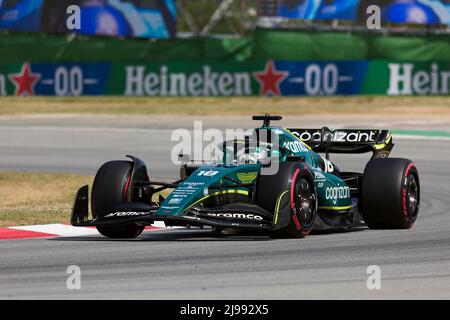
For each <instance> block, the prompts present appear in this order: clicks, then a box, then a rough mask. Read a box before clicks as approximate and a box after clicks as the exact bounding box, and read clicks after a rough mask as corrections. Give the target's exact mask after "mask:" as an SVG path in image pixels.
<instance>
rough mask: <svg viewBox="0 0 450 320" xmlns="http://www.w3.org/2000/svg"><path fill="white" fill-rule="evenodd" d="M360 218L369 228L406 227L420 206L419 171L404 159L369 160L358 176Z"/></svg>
mask: <svg viewBox="0 0 450 320" xmlns="http://www.w3.org/2000/svg"><path fill="white" fill-rule="evenodd" d="M362 179H363V180H362V188H361V191H362V192H361V201H362V212H363V218H364V222H365V223H366V224H367V226H368V227H369V228H371V229H409V228H411V227H412V225H413V224H414V222H415V221H416V219H417V214H418V213H419V206H420V183H419V174H418V171H417V168H416V166H415V165H414V163H413V162H412V161H410V160H408V159H400V158H384V159H373V160H370V161H369V162H368V163H367V165H366V168H365V169H364V174H363V178H362Z"/></svg>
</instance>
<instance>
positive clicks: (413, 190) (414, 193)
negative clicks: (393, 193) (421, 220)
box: [406, 174, 419, 220]
mask: <svg viewBox="0 0 450 320" xmlns="http://www.w3.org/2000/svg"><path fill="white" fill-rule="evenodd" d="M418 208H419V187H418V184H417V180H416V177H415V176H414V175H413V174H410V175H409V176H408V180H407V185H406V209H407V211H408V217H409V218H410V219H411V220H414V219H415V218H416V217H417V212H418Z"/></svg>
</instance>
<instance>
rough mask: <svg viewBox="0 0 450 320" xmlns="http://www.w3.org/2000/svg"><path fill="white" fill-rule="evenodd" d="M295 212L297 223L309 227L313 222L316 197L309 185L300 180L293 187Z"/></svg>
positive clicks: (304, 180)
mask: <svg viewBox="0 0 450 320" xmlns="http://www.w3.org/2000/svg"><path fill="white" fill-rule="evenodd" d="M295 195H296V196H295V209H296V210H295V211H296V215H297V218H298V220H299V222H300V223H301V224H302V226H304V227H309V226H310V225H311V223H312V222H313V220H314V215H315V211H316V195H315V193H314V191H313V188H312V187H311V184H310V183H309V182H308V181H307V180H306V179H305V178H300V179H299V180H298V181H297V183H296V185H295Z"/></svg>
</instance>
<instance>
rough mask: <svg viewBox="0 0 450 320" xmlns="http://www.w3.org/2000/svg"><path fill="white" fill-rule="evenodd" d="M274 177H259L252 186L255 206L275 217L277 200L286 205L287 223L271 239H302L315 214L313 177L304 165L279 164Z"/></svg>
mask: <svg viewBox="0 0 450 320" xmlns="http://www.w3.org/2000/svg"><path fill="white" fill-rule="evenodd" d="M279 165H280V167H279V170H278V172H277V173H276V174H275V175H259V176H258V180H257V182H256V193H255V202H256V204H257V205H259V206H260V207H262V208H264V209H266V210H267V211H269V212H273V213H274V214H277V212H276V210H278V208H277V202H278V200H281V199H280V197H287V199H288V201H289V206H290V210H289V213H288V214H289V215H290V217H288V218H289V222H288V225H287V226H286V227H283V228H281V229H279V230H277V231H274V232H273V234H272V236H274V237H282V238H286V237H288V238H304V237H305V236H307V235H308V234H309V233H310V232H311V230H312V228H313V225H314V221H315V218H316V214H317V197H316V192H315V189H314V183H313V181H314V180H313V177H312V175H311V172H310V171H309V170H308V169H307V167H306V165H304V164H302V163H298V162H282V163H280V164H279Z"/></svg>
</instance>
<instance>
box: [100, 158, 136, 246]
mask: <svg viewBox="0 0 450 320" xmlns="http://www.w3.org/2000/svg"><path fill="white" fill-rule="evenodd" d="M131 171H132V163H131V162H129V161H110V162H106V163H105V164H104V165H102V166H101V167H100V169H99V170H98V172H97V174H96V176H95V178H94V184H93V186H92V203H91V209H92V215H93V217H94V219H95V218H97V217H104V216H105V215H107V214H108V213H111V212H109V211H108V210H109V209H110V208H113V207H114V206H115V205H117V204H119V203H121V202H125V201H127V200H128V199H127V196H126V195H127V191H128V190H127V189H128V187H129V185H130V180H131ZM97 230H98V232H100V233H101V234H102V235H104V236H105V237H109V238H135V237H137V236H139V235H140V234H141V233H142V231H143V230H144V226H138V225H137V224H135V223H131V224H125V225H119V226H97Z"/></svg>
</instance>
